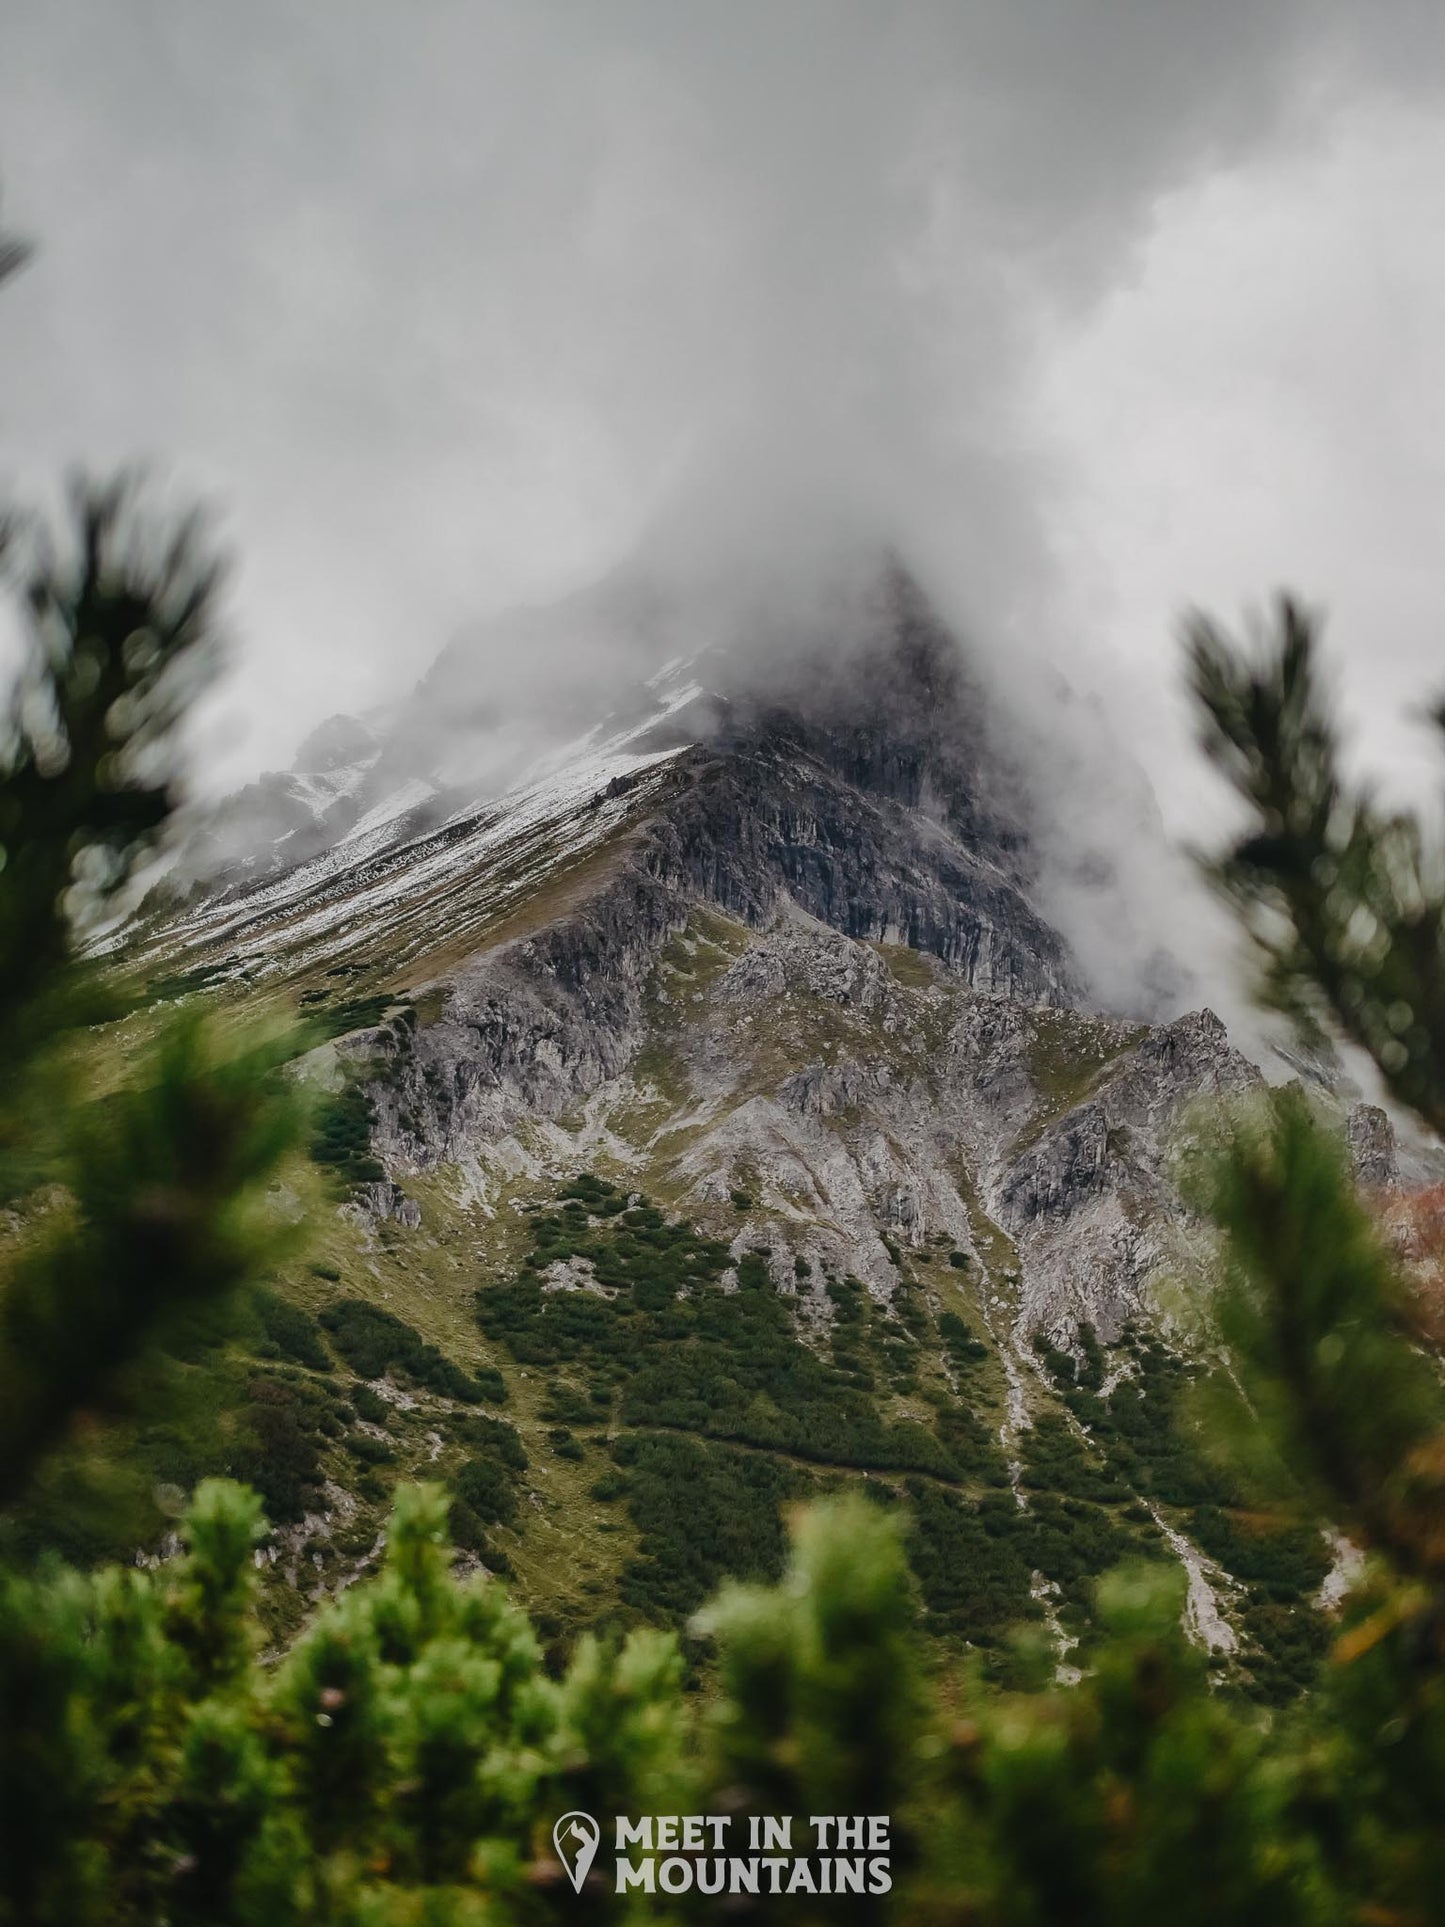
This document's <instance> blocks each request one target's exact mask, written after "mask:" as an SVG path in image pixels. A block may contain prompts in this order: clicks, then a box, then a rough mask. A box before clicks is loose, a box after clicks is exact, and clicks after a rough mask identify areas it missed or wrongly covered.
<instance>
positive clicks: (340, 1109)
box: [309, 1083, 386, 1187]
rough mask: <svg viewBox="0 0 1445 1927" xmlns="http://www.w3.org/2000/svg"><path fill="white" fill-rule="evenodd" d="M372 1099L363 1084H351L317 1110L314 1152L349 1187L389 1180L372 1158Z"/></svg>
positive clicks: (311, 1148)
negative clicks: (384, 1179)
mask: <svg viewBox="0 0 1445 1927" xmlns="http://www.w3.org/2000/svg"><path fill="white" fill-rule="evenodd" d="M372 1123H373V1116H372V1105H371V1099H370V1098H369V1097H368V1096H367V1095H366V1092H365V1091H364V1090H363V1089H362V1087H361V1085H360V1084H357V1083H348V1084H345V1085H344V1086H343V1087H342V1089H341V1090H339V1091H338V1092H336V1094H335V1095H334V1096H332V1097H328V1098H325V1099H324V1100H323V1101H322V1102H321V1103H320V1104H318V1105H317V1107H316V1117H315V1126H314V1129H313V1132H312V1137H311V1144H310V1147H309V1148H310V1152H311V1156H312V1158H313V1160H314V1161H315V1162H316V1163H317V1164H321V1165H325V1166H326V1167H327V1168H328V1169H330V1170H333V1171H334V1172H335V1173H336V1175H337V1176H338V1177H339V1178H340V1179H342V1180H343V1181H344V1183H345V1184H346V1185H347V1186H348V1187H349V1186H352V1185H358V1184H376V1183H379V1182H380V1181H381V1179H383V1178H384V1177H385V1176H386V1172H385V1170H384V1169H383V1168H382V1166H381V1164H380V1163H379V1161H378V1160H377V1159H376V1158H375V1157H373V1156H372V1151H371V1126H372Z"/></svg>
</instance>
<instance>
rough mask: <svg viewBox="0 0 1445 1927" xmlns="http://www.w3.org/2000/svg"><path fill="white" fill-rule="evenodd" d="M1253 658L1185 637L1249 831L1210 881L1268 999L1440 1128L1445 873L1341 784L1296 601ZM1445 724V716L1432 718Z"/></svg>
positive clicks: (1444, 1092)
mask: <svg viewBox="0 0 1445 1927" xmlns="http://www.w3.org/2000/svg"><path fill="white" fill-rule="evenodd" d="M1255 642H1256V645H1257V647H1256V651H1255V655H1254V659H1253V660H1250V659H1247V658H1245V657H1243V656H1241V654H1240V653H1239V652H1237V651H1236V650H1235V649H1233V648H1232V647H1231V645H1230V643H1229V642H1228V640H1227V638H1226V637H1225V636H1224V635H1223V634H1222V633H1221V632H1220V630H1219V629H1218V628H1217V627H1216V626H1215V625H1214V624H1213V623H1211V622H1210V621H1208V620H1207V619H1206V618H1204V617H1196V618H1195V620H1194V621H1193V622H1192V623H1191V624H1190V626H1189V633H1188V644H1189V666H1190V672H1191V678H1192V682H1193V687H1194V694H1195V698H1196V704H1197V708H1198V712H1199V714H1200V717H1201V723H1202V729H1201V740H1202V742H1203V744H1204V747H1205V749H1206V751H1207V752H1208V754H1209V755H1210V756H1211V757H1212V758H1213V760H1214V761H1215V762H1216V763H1217V764H1218V766H1219V767H1220V768H1221V769H1222V770H1223V772H1224V774H1225V775H1226V776H1227V778H1228V779H1229V781H1230V783H1231V784H1232V786H1233V787H1234V789H1235V790H1236V792H1237V793H1238V795H1239V796H1240V798H1241V799H1242V801H1243V802H1244V803H1245V805H1246V807H1247V808H1248V811H1249V814H1250V823H1249V827H1248V829H1247V831H1246V833H1245V834H1244V835H1242V836H1241V837H1240V838H1239V839H1238V840H1237V841H1236V842H1235V843H1234V845H1233V846H1232V847H1231V848H1230V849H1229V850H1228V851H1227V852H1226V853H1225V855H1224V856H1223V857H1221V858H1219V859H1218V860H1217V861H1215V862H1214V863H1213V864H1211V865H1210V875H1211V876H1212V877H1213V880H1214V882H1215V883H1216V885H1217V886H1218V888H1219V889H1220V890H1221V891H1222V892H1223V894H1224V895H1225V897H1226V898H1227V899H1228V901H1229V902H1230V903H1231V904H1232V905H1233V907H1234V908H1235V910H1236V912H1237V914H1238V916H1239V919H1240V921H1241V923H1242V924H1243V926H1244V928H1245V930H1246V931H1247V932H1248V934H1249V937H1250V938H1251V940H1252V943H1253V947H1254V952H1255V956H1256V959H1257V962H1258V965H1259V989H1260V995H1261V997H1262V999H1263V1000H1264V1001H1265V1002H1266V1003H1268V1004H1270V1005H1273V1006H1274V1007H1275V1008H1277V1009H1280V1010H1284V1011H1287V1012H1288V1013H1289V1014H1290V1015H1291V1016H1293V1017H1295V1018H1296V1019H1298V1020H1300V1021H1301V1022H1303V1023H1304V1024H1306V1025H1307V1026H1308V1027H1310V1028H1312V1029H1314V1030H1316V1031H1318V1030H1320V1029H1325V1028H1329V1029H1334V1030H1337V1031H1340V1032H1342V1033H1343V1034H1344V1035H1345V1036H1346V1037H1349V1038H1352V1039H1353V1040H1354V1041H1355V1042H1356V1043H1358V1044H1360V1045H1362V1046H1363V1047H1364V1049H1365V1050H1367V1051H1368V1052H1369V1054H1370V1055H1371V1057H1373V1058H1374V1060H1375V1062H1376V1063H1377V1064H1378V1065H1379V1067H1380V1071H1381V1074H1382V1075H1383V1076H1384V1078H1385V1080H1386V1082H1387V1083H1388V1084H1389V1085H1390V1088H1391V1089H1392V1090H1393V1091H1394V1093H1395V1095H1396V1096H1397V1097H1398V1098H1399V1099H1400V1100H1401V1102H1402V1103H1404V1104H1407V1105H1409V1106H1410V1107H1411V1108H1412V1109H1413V1110H1414V1111H1416V1112H1417V1113H1418V1114H1419V1115H1420V1116H1421V1117H1423V1118H1424V1119H1425V1121H1426V1122H1427V1123H1428V1124H1430V1125H1431V1126H1432V1128H1433V1129H1435V1130H1437V1131H1438V1130H1442V1129H1445V1051H1442V1040H1445V871H1442V868H1441V864H1440V859H1439V851H1438V849H1437V848H1436V846H1435V842H1434V840H1433V839H1431V838H1430V837H1429V836H1427V835H1426V834H1425V833H1424V831H1423V830H1422V828H1421V825H1420V824H1419V822H1418V821H1417V820H1416V819H1415V818H1414V817H1413V816H1410V815H1408V814H1403V813H1386V812H1383V811H1382V810H1381V809H1380V808H1379V806H1378V805H1377V803H1376V802H1375V800H1374V798H1373V797H1372V796H1371V795H1370V793H1369V792H1368V790H1365V789H1361V788H1359V787H1357V786H1354V785H1352V784H1351V783H1350V782H1349V781H1348V780H1347V779H1346V778H1345V777H1344V776H1343V775H1342V773H1341V770H1340V761H1339V735H1338V731H1337V729H1336V727H1335V723H1334V719H1333V717H1332V715H1331V712H1330V706H1329V703H1328V701H1327V698H1326V696H1325V693H1324V691H1323V689H1322V688H1321V680H1320V674H1319V668H1318V636H1317V630H1316V624H1315V621H1314V619H1313V618H1312V617H1311V616H1310V615H1309V613H1308V612H1307V611H1306V610H1304V609H1303V608H1301V607H1300V605H1299V604H1298V603H1296V602H1293V601H1291V600H1290V599H1289V598H1288V597H1282V598H1281V599H1280V602H1279V605H1278V611H1277V616H1276V627H1275V634H1274V636H1273V637H1272V638H1270V639H1269V640H1268V642H1266V640H1265V638H1264V637H1262V636H1258V635H1257V636H1256V637H1255ZM1434 721H1435V723H1436V725H1437V726H1439V727H1442V728H1445V705H1437V707H1436V709H1435V711H1434Z"/></svg>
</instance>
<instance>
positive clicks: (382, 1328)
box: [321, 1298, 495, 1405]
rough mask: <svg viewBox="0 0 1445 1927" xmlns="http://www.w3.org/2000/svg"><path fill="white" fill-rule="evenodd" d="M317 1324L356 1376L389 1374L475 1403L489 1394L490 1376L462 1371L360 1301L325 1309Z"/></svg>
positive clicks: (411, 1332) (414, 1334)
mask: <svg viewBox="0 0 1445 1927" xmlns="http://www.w3.org/2000/svg"><path fill="white" fill-rule="evenodd" d="M321 1323H322V1325H323V1326H324V1328H325V1329H326V1331H327V1332H328V1333H329V1334H330V1337H331V1342H332V1344H333V1345H334V1346H335V1348H336V1350H337V1351H338V1352H339V1353H340V1355H341V1357H342V1358H343V1359H345V1361H346V1363H347V1364H348V1365H349V1366H350V1367H351V1369H352V1370H353V1371H354V1372H355V1373H357V1375H358V1376H359V1377H361V1378H380V1377H381V1376H382V1375H383V1373H385V1372H387V1371H393V1370H394V1371H399V1372H402V1373H404V1374H405V1376H406V1377H408V1378H409V1379H411V1380H412V1381H413V1383H415V1384H417V1385H424V1386H425V1387H426V1388H427V1390H428V1391H432V1392H439V1393H440V1394H441V1396H442V1397H443V1398H456V1399H461V1400H463V1401H464V1402H465V1403H467V1404H470V1405H476V1404H479V1403H480V1402H481V1401H482V1400H483V1399H484V1398H485V1397H487V1396H488V1393H489V1390H490V1382H491V1380H492V1378H493V1377H494V1376H495V1374H493V1373H488V1375H487V1378H486V1379H485V1380H484V1379H482V1378H480V1377H479V1376H478V1375H477V1374H475V1373H468V1372H464V1371H463V1370H462V1368H461V1366H460V1365H458V1364H456V1363H455V1362H454V1361H453V1360H452V1359H450V1358H447V1357H446V1356H445V1355H444V1354H443V1353H442V1352H439V1351H438V1350H437V1348H436V1346H435V1345H429V1344H427V1343H426V1341H425V1340H424V1339H423V1338H422V1336H421V1334H420V1332H418V1331H416V1330H415V1329H414V1327H412V1326H411V1325H408V1324H406V1323H405V1322H404V1321H403V1320H402V1319H400V1318H397V1317H396V1316H395V1315H394V1314H393V1313H392V1312H389V1311H384V1310H383V1309H382V1308H381V1306H380V1305H373V1304H371V1303H369V1302H368V1300H366V1299H365V1298H343V1299H341V1300H339V1301H338V1303H336V1304H334V1305H328V1306H327V1307H326V1309H325V1311H323V1312H322V1314H321Z"/></svg>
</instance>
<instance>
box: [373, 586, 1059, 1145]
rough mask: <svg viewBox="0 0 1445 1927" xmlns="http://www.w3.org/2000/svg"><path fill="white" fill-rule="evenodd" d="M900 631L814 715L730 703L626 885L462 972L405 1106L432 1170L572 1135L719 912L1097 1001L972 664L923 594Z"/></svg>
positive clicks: (683, 769)
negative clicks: (681, 947) (683, 936)
mask: <svg viewBox="0 0 1445 1927" xmlns="http://www.w3.org/2000/svg"><path fill="white" fill-rule="evenodd" d="M883 618H884V619H883V622H882V628H881V630H880V634H879V636H878V638H877V641H876V643H875V644H874V645H873V646H872V647H871V648H870V649H867V650H865V651H863V653H862V655H861V657H858V658H854V659H852V660H851V661H850V663H849V666H848V670H847V674H846V675H844V676H842V677H838V676H833V677H829V678H823V677H814V678H813V679H812V682H811V684H810V685H809V686H808V687H806V688H805V687H801V686H800V687H799V688H798V689H796V690H795V691H793V692H792V693H791V695H790V697H789V702H790V703H791V704H795V705H796V706H787V705H786V704H785V703H784V701H783V699H782V698H781V697H780V696H778V695H774V696H772V697H770V698H769V699H768V700H767V701H759V700H757V699H754V698H748V697H740V698H737V699H725V700H722V701H721V702H719V703H718V704H717V705H716V707H715V708H714V710H713V712H712V723H711V729H712V740H710V741H708V742H704V743H701V744H698V745H697V746H696V747H694V748H692V749H690V750H687V751H685V752H684V753H683V754H681V755H680V756H679V757H678V758H677V760H676V762H675V764H674V765H673V768H672V772H671V777H670V780H669V781H668V783H667V785H666V787H665V791H664V793H663V795H662V797H661V800H660V802H659V804H658V805H657V807H656V808H655V809H654V810H653V811H652V813H651V814H650V816H649V817H648V818H647V820H646V821H645V822H644V823H643V824H642V826H641V827H640V829H639V830H638V832H637V833H636V834H635V836H634V839H633V841H632V844H631V847H630V848H629V851H628V853H627V855H626V857H625V859H624V861H623V862H622V864H621V865H620V867H619V869H618V870H617V872H616V873H615V874H614V875H613V877H612V878H611V880H610V881H609V882H608V883H607V884H606V885H605V886H603V887H602V888H601V889H599V890H598V891H597V892H596V893H595V894H594V895H593V896H592V897H591V898H590V900H588V901H587V902H586V903H585V904H584V905H582V906H581V907H580V908H579V909H577V910H575V911H573V912H571V913H570V914H568V915H566V916H564V917H562V918H561V919H559V920H558V921H557V922H555V923H553V924H552V925H550V926H549V927H548V928H546V929H545V930H543V931H541V932H540V933H539V934H537V935H536V936H534V937H530V938H528V939H527V940H526V941H524V942H521V943H517V944H514V945H511V946H508V947H507V948H505V949H503V950H501V951H499V952H495V953H492V954H490V955H484V956H483V957H481V958H479V959H478V961H477V962H476V963H475V964H474V965H472V966H470V967H468V968H467V969H465V970H463V971H462V972H461V973H460V974H459V975H458V977H457V980H456V982H455V987H454V989H453V991H452V994H451V996H450V998H449V1000H448V1003H447V1006H446V1008H445V1010H444V1013H443V1016H442V1019H441V1021H440V1022H439V1023H437V1024H434V1025H432V1026H430V1027H428V1029H427V1030H426V1031H424V1032H423V1033H422V1034H421V1035H420V1036H419V1037H418V1039H417V1042H416V1045H415V1055H416V1058H417V1064H416V1066H414V1067H413V1070H412V1071H410V1072H408V1074H407V1085H408V1088H407V1090H406V1092H405V1094H404V1099H403V1101H402V1102H400V1103H398V1104H396V1105H395V1106H394V1110H395V1113H396V1115H397V1116H400V1115H401V1114H402V1113H405V1114H407V1115H409V1116H411V1117H412V1118H414V1119H418V1120H421V1121H422V1122H423V1126H424V1128H423V1131H422V1133H421V1135H420V1137H419V1138H417V1139H415V1141H413V1142H412V1143H410V1144H409V1145H408V1147H407V1148H408V1150H409V1152H410V1153H411V1155H413V1156H416V1157H418V1158H427V1157H436V1156H447V1155H451V1154H453V1153H454V1151H455V1148H456V1146H457V1145H458V1144H459V1143H462V1142H464V1141H466V1140H467V1139H469V1138H472V1137H475V1136H477V1135H482V1136H487V1135H495V1134H496V1133H497V1132H499V1131H503V1130H505V1129H507V1128H509V1122H510V1120H512V1119H514V1118H516V1117H518V1116H520V1115H523V1114H525V1113H528V1112H530V1113H534V1114H537V1115H540V1116H543V1117H555V1116H556V1115H558V1113H559V1112H560V1111H562V1110H563V1109H565V1108H566V1106H567V1105H568V1104H570V1103H572V1102H573V1101H574V1100H575V1099H577V1098H578V1097H585V1096H587V1095H588V1094H589V1093H591V1092H592V1091H595V1090H596V1089H597V1088H598V1087H599V1086H600V1085H601V1084H602V1083H604V1082H605V1081H606V1080H607V1079H608V1078H610V1077H614V1076H616V1075H618V1074H619V1073H620V1072H621V1071H622V1070H623V1069H624V1067H625V1066H626V1064H627V1063H628V1062H629V1060H630V1058H631V1057H632V1055H633V1054H634V1053H635V1051H636V1050H637V1048H638V1047H639V1044H640V1042H641V1039H642V1034H643V992H644V987H645V984H646V981H647V978H648V974H649V972H650V970H651V968H652V965H653V963H654V961H655V959H656V957H657V955H658V953H659V951H660V950H661V948H662V946H663V945H664V944H665V943H666V942H667V940H668V938H669V937H670V936H671V935H672V934H673V933H674V932H676V931H677V930H679V929H680V928H681V927H682V926H683V925H684V923H685V922H686V920H687V917H688V914H689V912H690V910H691V908H692V907H693V906H694V905H695V904H697V903H705V904H706V903H710V904H714V905H716V906H717V907H718V908H719V909H721V910H723V911H725V912H726V913H728V914H729V915H731V916H734V917H737V918H739V919H741V920H742V921H744V922H746V923H748V924H750V925H752V926H753V927H754V928H762V927H765V926H766V925H767V924H768V923H769V922H770V921H771V920H772V919H773V918H774V917H775V916H776V915H777V914H778V913H779V911H780V909H782V908H784V907H785V906H793V907H796V908H797V909H799V910H801V911H803V912H805V913H806V914H807V915H808V916H810V917H813V918H816V919H817V920H818V922H820V923H822V924H826V925H828V926H829V927H831V928H832V929H834V930H837V931H840V932H841V933H842V934H843V935H845V936H847V937H850V938H854V939H857V940H859V941H864V942H870V941H876V942H889V943H895V944H902V945H906V946H908V947H909V948H911V949H914V950H918V951H922V952H925V953H927V954H929V955H931V956H934V957H936V958H938V959H939V961H940V962H941V963H942V964H944V965H945V966H946V967H947V968H948V970H949V971H950V972H952V973H954V974H956V975H957V976H958V977H959V978H960V979H961V980H962V982H964V983H966V984H967V985H969V986H970V987H972V988H974V989H977V990H981V991H986V992H990V993H992V994H994V995H997V996H1001V997H1005V998H1009V999H1011V1000H1016V1001H1018V1002H1021V1003H1025V1004H1031V1005H1035V1004H1036V1005H1066V1004H1069V1003H1072V1002H1074V1001H1075V1000H1076V997H1077V991H1076V986H1075V981H1074V977H1073V973H1072V969H1071V965H1070V962H1069V959H1068V956H1067V953H1066V950H1065V946H1064V944H1063V941H1062V939H1061V938H1060V937H1059V936H1058V934H1057V932H1055V931H1054V930H1053V929H1052V928H1051V927H1050V926H1049V925H1048V924H1047V923H1046V922H1045V921H1044V920H1043V918H1042V917H1040V916H1039V915H1038V913H1037V912H1036V911H1035V910H1034V909H1033V907H1032V905H1031V903H1030V902H1029V899H1028V894H1027V890H1028V885H1029V881H1030V858H1029V844H1028V839H1027V836H1026V834H1025V831H1024V829H1023V828H1022V827H1021V825H1020V823H1019V821H1018V820H1017V818H1016V817H1014V816H1013V815H1011V814H1010V812H1009V810H1008V809H1007V808H1005V806H1004V803H1003V802H1002V800H1001V798H1002V797H1003V796H1004V795H1005V794H1006V791H1007V788H1008V782H1007V774H1006V772H1004V771H1003V770H1002V769H1001V768H1000V767H999V766H997V764H996V763H995V762H994V761H993V760H992V759H991V757H990V753H989V751H988V748H987V744H986V742H985V740H984V736H983V731H982V726H981V722H980V718H979V713H978V703H977V697H976V694H975V693H974V692H973V691H972V690H971V689H970V688H969V687H968V685H967V683H966V680H965V678H964V674H963V670H962V666H961V661H960V658H959V655H958V651H957V648H956V646H955V645H954V644H953V642H952V641H951V639H950V638H949V637H948V636H947V635H946V633H945V632H944V631H943V630H941V629H940V628H939V627H938V625H937V624H936V623H935V622H934V621H933V619H932V618H931V617H930V616H929V615H928V614H927V611H926V609H925V608H924V606H923V605H922V603H921V601H920V600H919V599H918V598H917V596H916V593H915V592H913V591H912V590H910V589H907V588H906V585H905V586H901V587H900V586H897V585H895V587H894V588H893V589H892V590H891V591H890V592H889V599H888V601H887V605H886V608H885V609H884V611H883Z"/></svg>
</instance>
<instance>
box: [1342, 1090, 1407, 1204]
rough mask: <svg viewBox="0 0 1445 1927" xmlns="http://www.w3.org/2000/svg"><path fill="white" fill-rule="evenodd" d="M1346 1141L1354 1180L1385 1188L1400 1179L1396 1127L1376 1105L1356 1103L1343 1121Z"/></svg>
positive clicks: (1379, 1188) (1378, 1188)
mask: <svg viewBox="0 0 1445 1927" xmlns="http://www.w3.org/2000/svg"><path fill="white" fill-rule="evenodd" d="M1345 1142H1346V1144H1347V1145H1348V1146H1349V1152H1350V1163H1351V1165H1352V1167H1353V1169H1354V1173H1355V1177H1356V1179H1357V1180H1358V1181H1359V1182H1360V1183H1361V1184H1363V1185H1368V1186H1369V1187H1371V1188H1372V1189H1377V1190H1384V1189H1386V1188H1387V1187H1388V1186H1390V1185H1392V1184H1396V1183H1398V1182H1399V1177H1400V1166H1399V1157H1398V1147H1397V1145H1396V1142H1395V1127H1394V1125H1393V1124H1392V1123H1391V1122H1390V1120H1389V1118H1388V1117H1387V1116H1386V1115H1385V1113H1384V1112H1383V1111H1382V1110H1381V1109H1380V1107H1379V1105H1378V1104H1356V1105H1355V1107H1354V1109H1353V1110H1352V1111H1351V1112H1350V1115H1349V1118H1348V1120H1347V1122H1346V1124H1345Z"/></svg>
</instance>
